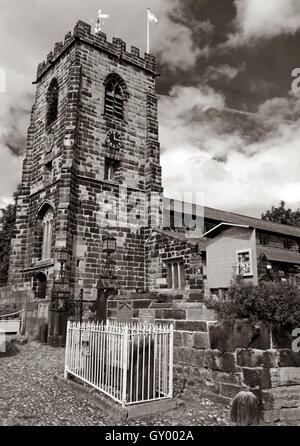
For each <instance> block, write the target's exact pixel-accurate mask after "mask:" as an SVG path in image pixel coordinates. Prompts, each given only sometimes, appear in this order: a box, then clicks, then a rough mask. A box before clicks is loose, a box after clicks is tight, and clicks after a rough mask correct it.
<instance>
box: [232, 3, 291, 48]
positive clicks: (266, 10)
mask: <svg viewBox="0 0 300 446" xmlns="http://www.w3.org/2000/svg"><path fill="white" fill-rule="evenodd" d="M234 4H235V7H236V18H235V21H234V26H235V32H234V33H233V34H231V35H230V36H229V39H228V42H227V45H229V46H239V45H244V44H249V43H255V41H257V39H270V38H273V37H276V36H279V35H280V34H285V33H291V34H295V33H296V32H297V31H298V30H299V29H300V3H299V1H298V0H272V1H262V0H235V1H234Z"/></svg>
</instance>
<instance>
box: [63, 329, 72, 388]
mask: <svg viewBox="0 0 300 446" xmlns="http://www.w3.org/2000/svg"><path fill="white" fill-rule="evenodd" d="M70 324H71V322H70V321H68V322H67V337H66V352H65V372H64V378H65V379H68V371H67V369H68V363H69V355H70V345H69V343H70V331H71V327H70ZM71 353H72V352H71Z"/></svg>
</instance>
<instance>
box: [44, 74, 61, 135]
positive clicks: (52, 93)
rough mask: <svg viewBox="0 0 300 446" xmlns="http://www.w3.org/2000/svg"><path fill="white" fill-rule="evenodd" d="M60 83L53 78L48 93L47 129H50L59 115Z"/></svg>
mask: <svg viewBox="0 0 300 446" xmlns="http://www.w3.org/2000/svg"><path fill="white" fill-rule="evenodd" d="M58 92H59V87H58V82H57V79H56V78H53V79H52V81H51V82H50V85H49V88H48V91H47V116H46V127H49V126H50V125H51V124H52V123H53V122H54V121H55V120H56V118H57V114H58Z"/></svg>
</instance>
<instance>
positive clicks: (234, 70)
mask: <svg viewBox="0 0 300 446" xmlns="http://www.w3.org/2000/svg"><path fill="white" fill-rule="evenodd" d="M245 67H246V63H245V62H244V63H243V64H242V65H240V66H238V67H231V66H230V65H227V64H225V65H217V66H213V65H210V66H209V67H208V68H207V70H206V73H205V75H204V77H203V79H205V80H206V81H210V80H219V79H223V80H225V81H226V80H228V81H230V80H232V79H234V78H235V77H236V76H237V75H238V73H240V72H241V71H244V70H245Z"/></svg>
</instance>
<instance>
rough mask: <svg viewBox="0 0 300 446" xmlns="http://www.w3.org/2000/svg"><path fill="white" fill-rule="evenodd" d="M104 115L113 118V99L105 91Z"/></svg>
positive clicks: (110, 93)
mask: <svg viewBox="0 0 300 446" xmlns="http://www.w3.org/2000/svg"><path fill="white" fill-rule="evenodd" d="M104 113H105V114H106V115H109V116H114V98H113V94H112V92H110V91H107V92H106V95H105V107H104Z"/></svg>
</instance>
